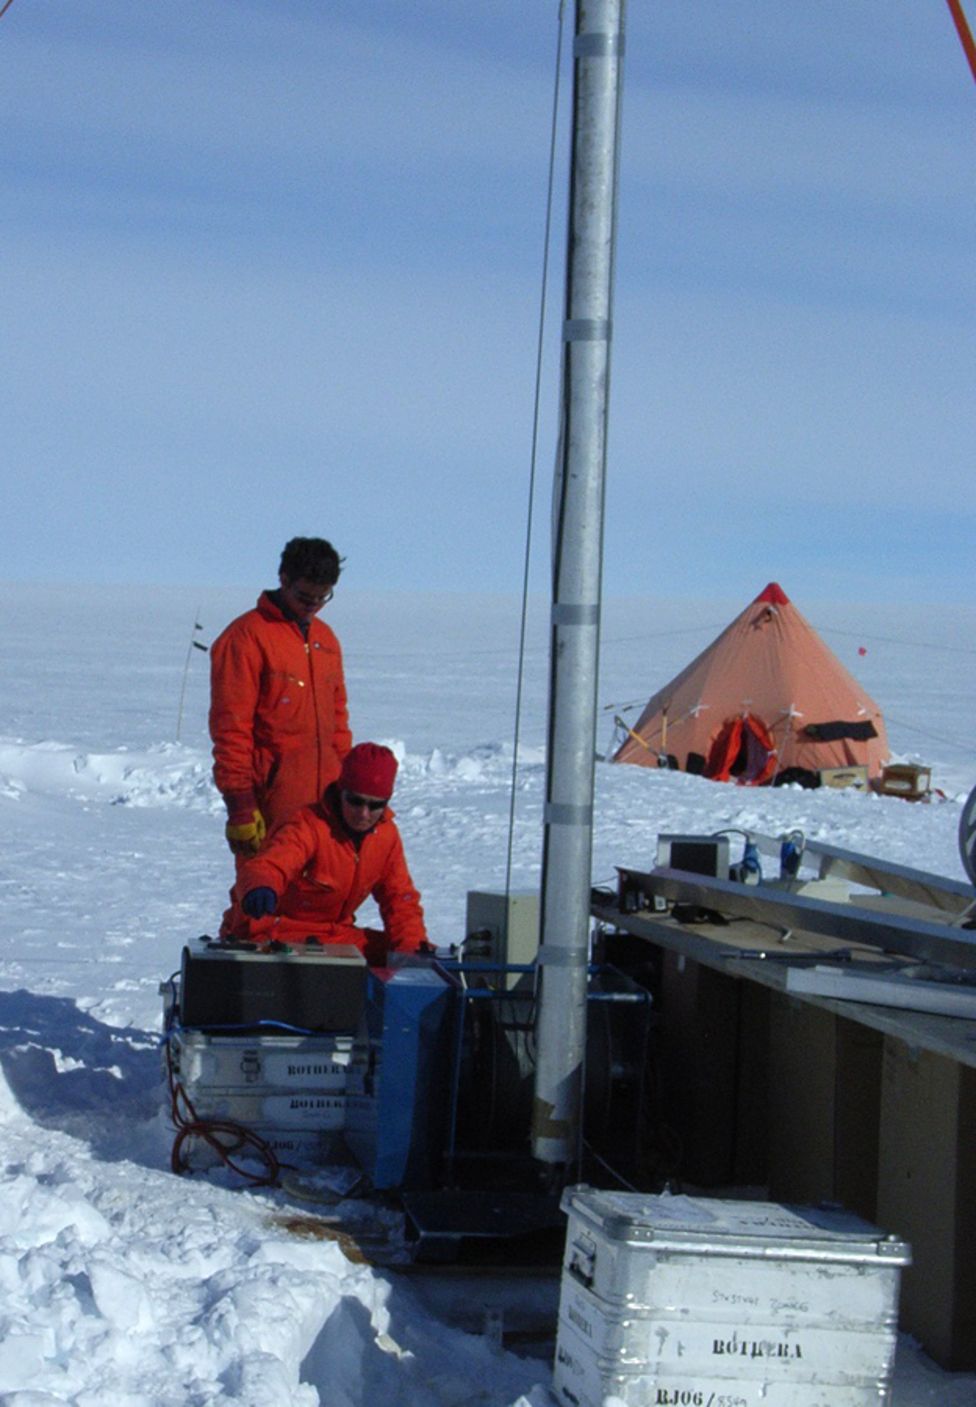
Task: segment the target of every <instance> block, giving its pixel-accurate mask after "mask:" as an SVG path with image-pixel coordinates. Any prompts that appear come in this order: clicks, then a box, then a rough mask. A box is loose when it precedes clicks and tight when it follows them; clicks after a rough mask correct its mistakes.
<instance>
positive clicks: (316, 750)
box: [210, 591, 352, 830]
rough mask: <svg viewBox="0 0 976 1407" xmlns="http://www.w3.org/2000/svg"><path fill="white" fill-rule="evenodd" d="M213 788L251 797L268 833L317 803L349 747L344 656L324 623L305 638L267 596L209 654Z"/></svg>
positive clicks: (230, 797) (230, 798)
mask: <svg viewBox="0 0 976 1407" xmlns="http://www.w3.org/2000/svg"><path fill="white" fill-rule="evenodd" d="M210 661H211V674H210V678H211V690H210V736H211V738H212V739H213V755H214V769H213V770H214V781H215V782H216V783H217V788H218V790H219V791H220V792H221V793H222V794H223V796H224V798H225V800H227V802H228V810H231V809H233V805H232V803H233V802H235V801H240V800H241V799H242V798H243V799H244V805H245V807H246V806H247V804H248V803H247V798H248V797H250V796H253V799H254V800H253V802H252V803H251V804H253V805H256V806H257V808H258V809H259V810H260V812H261V814H262V816H263V817H264V820H265V822H266V824H267V826H268V829H269V830H270V829H271V827H272V826H274V825H275V824H276V823H277V822H279V821H282V820H284V819H285V817H287V816H290V815H291V814H292V812H293V811H297V810H298V808H299V807H300V806H307V805H310V804H311V803H312V802H313V801H317V800H318V799H319V797H320V796H321V795H322V793H323V791H324V790H325V788H326V787H327V786H328V785H329V783H330V782H332V781H334V780H335V778H336V777H337V776H338V775H339V766H340V763H341V762H342V759H343V758H344V757H345V755H346V753H347V752H348V751H349V749H350V747H351V746H352V734H351V733H350V731H349V715H348V711H347V707H346V685H345V679H344V676H343V672H342V652H341V650H340V648H339V642H338V640H337V639H336V637H335V635H334V634H333V633H332V631H331V630H330V629H329V627H328V626H327V625H325V624H324V623H323V622H322V621H320V620H318V619H317V618H316V619H314V620H312V621H311V623H310V625H309V628H308V635H307V637H306V636H305V635H303V633H302V630H301V627H300V626H299V625H298V624H297V623H296V622H295V621H293V620H290V619H289V618H288V617H287V616H285V615H284V613H283V612H282V611H281V610H279V608H278V607H277V606H276V605H275V604H274V602H273V601H272V600H271V598H270V595H269V593H268V592H267V591H265V592H264V593H263V594H262V595H261V597H260V599H259V600H258V603H257V606H256V607H255V609H254V610H252V611H246V612H245V614H244V615H242V616H238V618H237V620H234V621H232V622H231V623H230V625H229V626H228V627H227V629H226V630H224V631H223V633H222V634H221V635H219V636H218V638H217V639H216V640H215V641H214V643H213V645H212V646H211V647H210Z"/></svg>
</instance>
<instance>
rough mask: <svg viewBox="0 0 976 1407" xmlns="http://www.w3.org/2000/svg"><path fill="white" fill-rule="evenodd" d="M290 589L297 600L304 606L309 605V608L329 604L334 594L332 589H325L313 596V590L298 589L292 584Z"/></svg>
mask: <svg viewBox="0 0 976 1407" xmlns="http://www.w3.org/2000/svg"><path fill="white" fill-rule="evenodd" d="M288 590H289V591H290V592H291V594H292V595H293V596H294V598H295V600H296V601H299V602H300V603H301V604H302V605H303V606H308V607H309V608H311V607H313V606H316V607H322V606H325V605H327V604H328V602H329V601H331V600H332V594H333V593H332V592H331V591H323V592H321V593H320V594H319V595H317V596H313V595H312V594H311V592H308V591H296V590H295V588H294V587H293V586H290V587H289V588H288Z"/></svg>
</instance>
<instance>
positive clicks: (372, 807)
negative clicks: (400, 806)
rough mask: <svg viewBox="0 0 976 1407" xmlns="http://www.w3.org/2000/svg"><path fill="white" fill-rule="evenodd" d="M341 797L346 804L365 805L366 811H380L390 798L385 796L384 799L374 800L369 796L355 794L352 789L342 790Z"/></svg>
mask: <svg viewBox="0 0 976 1407" xmlns="http://www.w3.org/2000/svg"><path fill="white" fill-rule="evenodd" d="M342 799H343V801H344V802H345V803H346V805H347V806H355V807H357V808H358V807H360V806H365V807H366V810H367V811H382V810H383V807H384V806H386V804H387V802H388V801H389V799H390V798H389V797H387V799H386V801H374V800H373V798H372V797H371V796H357V795H356V793H355V792H354V791H344V792H343V793H342Z"/></svg>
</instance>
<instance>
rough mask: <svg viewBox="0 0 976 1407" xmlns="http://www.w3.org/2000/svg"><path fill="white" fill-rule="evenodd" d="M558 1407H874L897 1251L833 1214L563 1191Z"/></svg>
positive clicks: (891, 1312)
mask: <svg viewBox="0 0 976 1407" xmlns="http://www.w3.org/2000/svg"><path fill="white" fill-rule="evenodd" d="M562 1208H563V1211H565V1212H566V1213H567V1215H568V1218H569V1221H568V1227H567V1234H566V1253H565V1259H564V1263H563V1274H562V1284H561V1293H560V1306H559V1334H558V1340H557V1345H556V1363H555V1372H554V1389H555V1392H556V1396H557V1399H558V1401H559V1402H560V1403H561V1404H563V1405H564V1407H602V1404H603V1402H604V1400H605V1399H606V1398H607V1397H613V1398H615V1399H619V1401H620V1402H622V1403H625V1404H628V1407H638V1404H639V1407H883V1404H885V1403H888V1402H890V1380H891V1371H892V1366H893V1361H894V1350H895V1340H896V1324H897V1311H898V1287H899V1279H900V1274H901V1267H902V1266H903V1265H906V1264H908V1262H909V1259H910V1257H909V1252H908V1248H907V1246H906V1245H905V1244H904V1242H902V1241H899V1240H898V1239H896V1238H894V1237H890V1236H889V1237H886V1236H884V1235H883V1234H882V1233H881V1232H880V1231H878V1230H877V1229H876V1228H874V1227H871V1226H869V1225H868V1224H867V1223H865V1222H862V1221H860V1220H859V1219H857V1218H855V1217H853V1216H849V1215H848V1214H846V1213H844V1212H840V1211H836V1210H821V1209H812V1208H799V1207H785V1206H780V1205H778V1204H775V1203H767V1202H736V1201H720V1200H718V1199H710V1198H693V1197H680V1196H668V1195H664V1196H660V1197H651V1196H644V1195H641V1194H637V1193H608V1192H598V1191H594V1190H592V1189H589V1188H586V1187H576V1188H569V1189H567V1191H566V1192H565V1194H564V1196H563V1201H562Z"/></svg>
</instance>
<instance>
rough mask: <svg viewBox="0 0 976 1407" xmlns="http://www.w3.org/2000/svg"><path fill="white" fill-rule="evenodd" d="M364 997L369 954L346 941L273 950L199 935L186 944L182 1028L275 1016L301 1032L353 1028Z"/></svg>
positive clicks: (244, 1023)
mask: <svg viewBox="0 0 976 1407" xmlns="http://www.w3.org/2000/svg"><path fill="white" fill-rule="evenodd" d="M365 999H366V959H365V958H364V957H363V955H362V953H361V952H360V951H359V949H358V948H354V947H351V946H346V945H344V944H337V943H333V944H323V945H322V946H321V947H312V946H308V947H301V948H298V947H285V946H282V947H280V948H275V949H271V948H268V947H265V948H259V947H251V946H245V945H243V944H241V945H235V944H229V943H218V942H215V941H213V940H212V939H206V938H203V939H200V940H199V942H198V943H196V944H194V945H193V946H187V947H185V948H184V949H183V959H182V966H181V970H180V994H179V1011H180V1024H181V1025H182V1026H184V1027H198V1028H200V1029H202V1030H215V1029H222V1030H229V1029H234V1028H237V1029H241V1028H248V1027H255V1026H259V1025H261V1024H262V1023H266V1022H274V1023H278V1024H280V1025H283V1026H292V1027H297V1028H298V1029H299V1030H302V1031H315V1032H332V1031H355V1029H356V1026H357V1025H358V1023H359V1018H360V1016H361V1014H362V1010H363V1004H364V1002H365Z"/></svg>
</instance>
